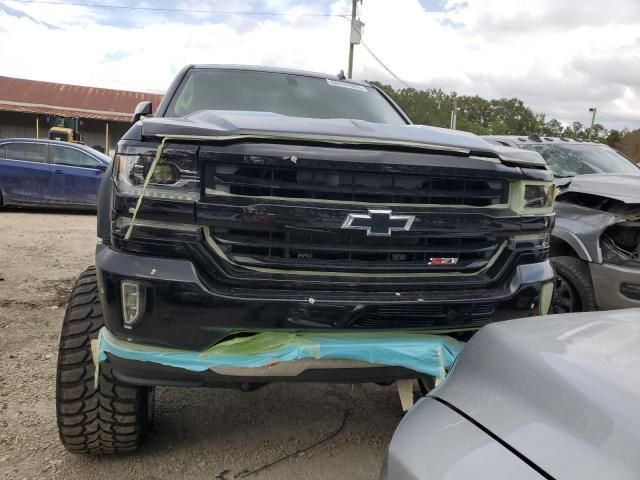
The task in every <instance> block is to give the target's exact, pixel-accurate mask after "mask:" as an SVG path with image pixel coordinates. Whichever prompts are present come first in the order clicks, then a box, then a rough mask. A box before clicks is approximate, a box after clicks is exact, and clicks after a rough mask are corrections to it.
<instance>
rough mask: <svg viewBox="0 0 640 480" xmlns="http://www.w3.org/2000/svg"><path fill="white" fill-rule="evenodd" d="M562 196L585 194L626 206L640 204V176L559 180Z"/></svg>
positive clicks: (584, 177) (601, 175)
mask: <svg viewBox="0 0 640 480" xmlns="http://www.w3.org/2000/svg"><path fill="white" fill-rule="evenodd" d="M561 180H562V181H561V182H559V184H561V185H562V189H561V193H560V194H559V195H558V200H562V195H564V194H566V193H570V192H579V193H587V194H592V195H598V196H600V197H607V198H612V199H614V200H619V201H621V202H624V203H627V204H640V175H618V174H614V173H603V174H592V175H578V176H576V177H573V178H571V179H569V180H568V181H566V179H561Z"/></svg>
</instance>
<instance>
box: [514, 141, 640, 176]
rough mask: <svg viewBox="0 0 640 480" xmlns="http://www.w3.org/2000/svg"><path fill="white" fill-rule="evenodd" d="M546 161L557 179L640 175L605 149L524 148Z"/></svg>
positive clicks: (533, 146)
mask: <svg viewBox="0 0 640 480" xmlns="http://www.w3.org/2000/svg"><path fill="white" fill-rule="evenodd" d="M524 148H526V149H528V150H535V151H536V152H538V153H540V155H542V156H543V157H544V159H545V160H546V162H547V165H548V166H549V168H550V169H551V171H552V172H553V174H554V175H555V176H556V177H559V178H566V177H575V176H576V175H588V174H591V173H622V174H625V173H627V174H636V175H638V174H640V169H639V168H638V167H637V165H635V164H634V163H633V162H631V161H630V160H627V159H626V158H625V157H624V156H622V155H620V154H619V153H618V152H616V151H615V150H614V149H612V148H610V147H608V146H606V145H548V144H546V145H524Z"/></svg>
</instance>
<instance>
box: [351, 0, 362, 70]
mask: <svg viewBox="0 0 640 480" xmlns="http://www.w3.org/2000/svg"><path fill="white" fill-rule="evenodd" d="M360 1H361V2H362V0H360ZM357 3H358V0H351V28H350V30H349V68H348V70H347V78H351V76H352V75H353V47H354V45H357V44H359V43H360V40H361V39H362V27H363V26H364V23H362V22H361V21H360V20H356V10H357Z"/></svg>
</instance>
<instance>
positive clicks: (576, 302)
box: [551, 257, 598, 313]
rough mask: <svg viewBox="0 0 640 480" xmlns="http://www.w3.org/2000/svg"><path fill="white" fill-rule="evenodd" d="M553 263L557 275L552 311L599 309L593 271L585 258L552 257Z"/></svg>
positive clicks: (566, 311)
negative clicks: (592, 277)
mask: <svg viewBox="0 0 640 480" xmlns="http://www.w3.org/2000/svg"><path fill="white" fill-rule="evenodd" d="M551 264H552V265H553V268H554V270H555V271H556V277H557V278H556V288H555V292H554V296H553V300H552V303H551V313H568V312H590V311H592V310H597V309H598V304H597V303H596V295H595V293H594V291H593V283H592V281H591V272H590V271H589V266H588V265H587V263H586V262H585V261H584V260H580V259H579V258H576V257H552V258H551ZM563 283H566V285H563ZM564 287H568V288H564Z"/></svg>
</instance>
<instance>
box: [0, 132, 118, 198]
mask: <svg viewBox="0 0 640 480" xmlns="http://www.w3.org/2000/svg"><path fill="white" fill-rule="evenodd" d="M109 162H110V159H109V157H107V156H106V155H104V154H102V153H100V152H98V151H96V150H94V149H92V148H89V147H87V146H85V145H79V144H75V143H67V142H57V141H52V140H36V139H26V138H7V139H3V140H0V206H3V205H25V206H45V207H68V208H95V206H96V201H97V197H98V188H99V186H100V181H101V180H102V176H103V174H104V171H105V170H106V169H107V166H108V165H109Z"/></svg>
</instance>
